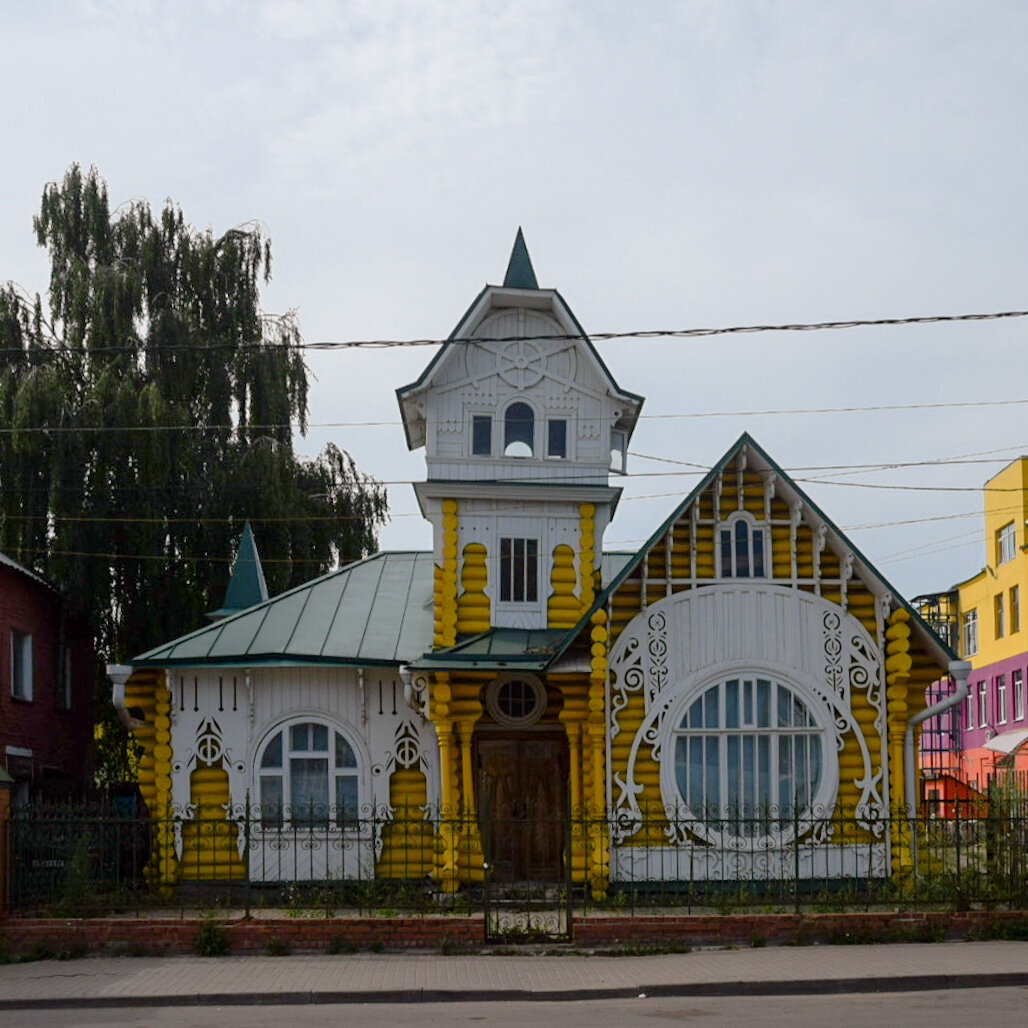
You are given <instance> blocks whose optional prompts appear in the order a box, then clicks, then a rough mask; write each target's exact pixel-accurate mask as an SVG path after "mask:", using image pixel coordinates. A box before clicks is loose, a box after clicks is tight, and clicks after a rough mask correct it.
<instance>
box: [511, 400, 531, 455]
mask: <svg viewBox="0 0 1028 1028" xmlns="http://www.w3.org/2000/svg"><path fill="white" fill-rule="evenodd" d="M534 453H535V411H533V410H532V408H531V407H529V406H528V404H527V403H522V402H521V401H520V400H519V401H518V402H517V403H512V404H511V405H510V406H509V407H508V408H507V413H506V414H505V415H504V418H503V455H504V457H531V456H533V454H534Z"/></svg>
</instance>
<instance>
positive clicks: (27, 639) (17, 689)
mask: <svg viewBox="0 0 1028 1028" xmlns="http://www.w3.org/2000/svg"><path fill="white" fill-rule="evenodd" d="M32 683H33V668H32V633H31V632H23V631H22V630H21V629H20V628H12V629H11V696H12V697H14V699H16V700H23V701H24V702H26V703H31V702H32Z"/></svg>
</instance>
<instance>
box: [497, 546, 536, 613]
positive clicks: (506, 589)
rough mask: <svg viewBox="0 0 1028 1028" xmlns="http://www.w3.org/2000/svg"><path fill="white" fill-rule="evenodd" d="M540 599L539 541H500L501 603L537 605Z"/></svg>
mask: <svg viewBox="0 0 1028 1028" xmlns="http://www.w3.org/2000/svg"><path fill="white" fill-rule="evenodd" d="M538 599H539V540H538V539H508V538H502V539H500V601H501V602H502V603H535V602H537V601H538Z"/></svg>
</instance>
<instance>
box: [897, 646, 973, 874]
mask: <svg viewBox="0 0 1028 1028" xmlns="http://www.w3.org/2000/svg"><path fill="white" fill-rule="evenodd" d="M948 670H949V673H950V675H951V676H952V677H953V678H954V680H955V681H956V683H957V687H956V689H954V691H953V692H952V693H950V695H949V696H946V697H945V698H943V699H941V700H939V702H938V703H933V704H932V705H931V706H930V707H925V709H924V710H922V711H921V712H920V713H919V714H915V715H914V716H913V717H912V718H911V719H910V720H909V721H908V722H907V733H906V739H905V740H904V744H903V788H904V791H905V793H906V797H907V817H908V818H910V848H911V854H912V856H913V858H914V872H915V874H916V873H917V825H916V824H915V820H914V819H915V818H916V817H917V804H916V803H915V802H914V782H915V780H916V779H915V777H914V729H915V728H916V727H917V726H918V725H919V724H921V722H923V721H927V720H928V718H930V717H935V715H936V714H941V713H942V712H943V711H944V710H949V709H950V708H951V707H955V706H957V704H959V703H963V702H964V700H966V699H967V676H968V675H969V674H970V673H971V662H970V661H969V660H951V661H950V663H949V668H948Z"/></svg>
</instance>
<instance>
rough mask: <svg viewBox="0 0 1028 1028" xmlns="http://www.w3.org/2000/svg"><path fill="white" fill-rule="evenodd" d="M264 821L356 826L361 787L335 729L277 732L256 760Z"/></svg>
mask: <svg viewBox="0 0 1028 1028" xmlns="http://www.w3.org/2000/svg"><path fill="white" fill-rule="evenodd" d="M257 768H258V770H257V777H258V782H257V795H258V799H259V802H260V815H261V823H262V824H263V825H265V826H268V827H274V826H277V825H282V824H285V823H289V824H292V825H306V826H325V827H327V826H329V825H333V826H338V827H343V826H344V825H352V824H354V823H355V822H356V820H357V817H358V812H359V802H360V787H359V775H358V767H357V757H356V755H355V753H354V750H353V747H352V746H351V745H350V743H349V742H347V740H346V739H345V738H344V736H343V734H342V733H341V732H340V731H338V730H337V729H336V728H334V727H332V726H330V725H327V724H324V723H322V722H320V721H302V722H298V723H294V724H290V725H286V726H285V727H284V728H279V729H276V730H275V731H274V732H273V733H272V734H271V735H270V736H268V738H267V739H266V740H265V741H264V744H263V745H262V747H261V749H260V750H259V753H258V760H257Z"/></svg>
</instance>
